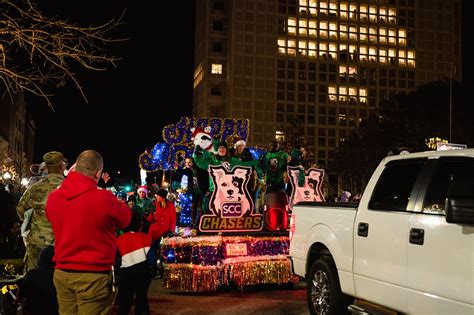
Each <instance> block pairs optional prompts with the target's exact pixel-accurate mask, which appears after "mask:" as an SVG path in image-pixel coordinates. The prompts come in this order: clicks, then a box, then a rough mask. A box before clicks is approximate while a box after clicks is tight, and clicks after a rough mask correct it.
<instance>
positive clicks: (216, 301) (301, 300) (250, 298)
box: [113, 279, 309, 315]
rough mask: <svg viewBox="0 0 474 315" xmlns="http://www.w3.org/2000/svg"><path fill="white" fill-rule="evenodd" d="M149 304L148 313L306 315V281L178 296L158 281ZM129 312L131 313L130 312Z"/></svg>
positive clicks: (184, 314) (149, 296)
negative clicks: (289, 284)
mask: <svg viewBox="0 0 474 315" xmlns="http://www.w3.org/2000/svg"><path fill="white" fill-rule="evenodd" d="M148 301H149V303H150V313H151V314H179V315H187V314H189V315H196V314H197V315H199V314H206V315H208V314H209V315H212V314H216V315H219V314H225V315H240V314H245V315H248V314H255V315H257V314H268V315H280V314H281V315H283V314H285V315H287V314H289V315H299V314H309V312H308V308H307V306H306V283H305V282H299V283H297V284H295V285H293V286H292V287H290V286H288V285H286V286H278V285H258V286H248V287H244V289H243V290H239V289H237V288H236V287H225V288H221V289H219V290H218V291H217V292H205V293H203V292H199V293H181V292H174V291H169V290H163V288H162V287H161V280H159V279H158V280H153V281H152V284H151V287H150V290H149V292H148ZM130 313H131V314H134V313H133V309H132V311H131V312H130ZM113 314H116V310H114V312H113Z"/></svg>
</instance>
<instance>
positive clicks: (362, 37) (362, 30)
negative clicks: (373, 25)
mask: <svg viewBox="0 0 474 315" xmlns="http://www.w3.org/2000/svg"><path fill="white" fill-rule="evenodd" d="M359 33H360V34H359V39H360V40H361V41H366V40H367V27H364V26H361V27H360V28H359Z"/></svg>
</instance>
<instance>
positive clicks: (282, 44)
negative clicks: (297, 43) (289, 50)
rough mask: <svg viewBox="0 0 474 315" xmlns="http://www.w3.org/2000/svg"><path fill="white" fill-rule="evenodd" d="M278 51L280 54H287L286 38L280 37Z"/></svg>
mask: <svg viewBox="0 0 474 315" xmlns="http://www.w3.org/2000/svg"><path fill="white" fill-rule="evenodd" d="M278 52H279V53H280V54H286V40H285V39H282V38H279V39H278Z"/></svg>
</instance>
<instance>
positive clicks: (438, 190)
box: [423, 157, 474, 215]
mask: <svg viewBox="0 0 474 315" xmlns="http://www.w3.org/2000/svg"><path fill="white" fill-rule="evenodd" d="M473 180H474V159H472V158H467V157H458V158H452V157H450V158H440V159H439V161H438V164H437V167H436V170H435V172H434V174H433V176H432V178H431V180H430V183H429V185H428V190H427V192H426V195H425V200H424V202H423V213H430V214H439V215H444V211H445V201H446V196H447V194H448V191H449V189H450V188H451V189H452V188H453V187H457V188H456V189H457V190H458V191H457V192H458V193H461V191H460V189H464V188H467V187H468V186H469V185H468V183H471V187H472V183H473ZM464 193H466V194H469V195H471V196H472V195H474V191H472V190H465V192H464Z"/></svg>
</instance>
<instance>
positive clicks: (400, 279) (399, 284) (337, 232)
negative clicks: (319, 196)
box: [290, 149, 474, 315]
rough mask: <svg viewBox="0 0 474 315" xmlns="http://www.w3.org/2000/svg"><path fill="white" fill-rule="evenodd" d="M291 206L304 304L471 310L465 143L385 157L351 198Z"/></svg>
mask: <svg viewBox="0 0 474 315" xmlns="http://www.w3.org/2000/svg"><path fill="white" fill-rule="evenodd" d="M293 215H294V220H295V222H294V223H295V230H294V234H293V237H292V239H291V243H290V258H291V260H292V263H293V268H294V273H295V274H297V275H299V276H301V277H305V278H306V279H307V283H308V286H307V287H308V293H307V295H308V306H309V310H310V313H311V314H341V313H343V312H347V308H348V306H349V310H350V311H351V312H352V313H359V314H368V313H369V314H370V313H371V311H370V309H371V306H373V305H375V309H377V308H379V306H380V307H381V308H382V309H384V310H391V311H394V312H399V313H409V314H469V315H473V314H474V149H467V150H453V151H438V152H434V151H432V152H422V153H411V154H404V155H398V156H391V157H387V158H385V159H384V160H383V161H382V162H381V163H380V164H379V166H378V167H377V169H376V170H375V172H374V174H373V175H372V178H371V179H370V181H369V183H368V185H367V187H366V189H365V192H364V194H363V196H362V198H361V200H360V203H359V204H358V205H357V204H349V203H314V202H313V203H311V202H303V203H300V204H298V205H297V206H295V207H294V208H293ZM354 298H355V299H354ZM353 301H355V302H362V303H359V306H358V305H356V303H355V302H353ZM351 303H354V304H353V305H350V304H351ZM367 306H369V307H367ZM372 310H373V309H372Z"/></svg>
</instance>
